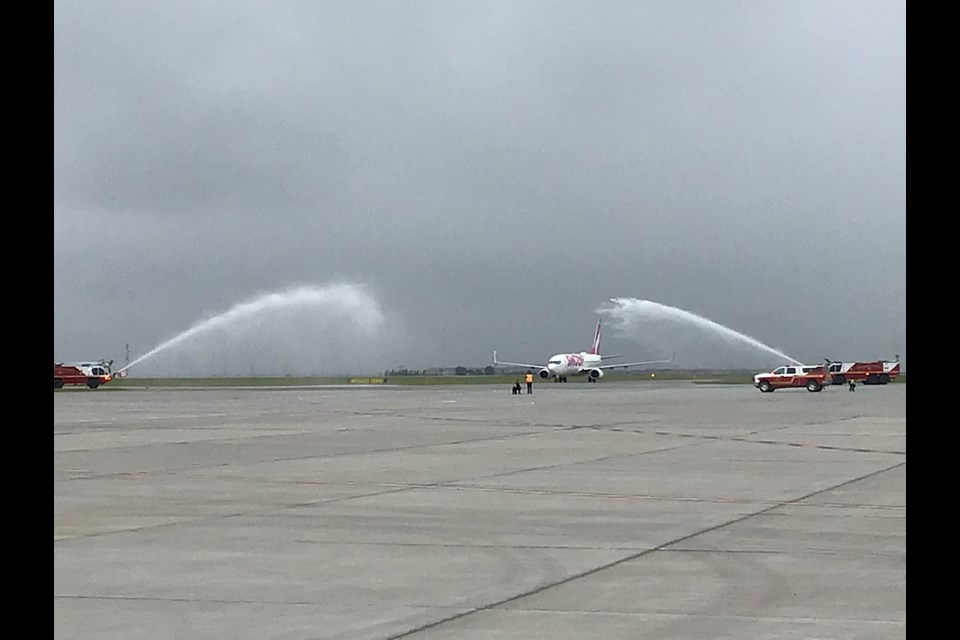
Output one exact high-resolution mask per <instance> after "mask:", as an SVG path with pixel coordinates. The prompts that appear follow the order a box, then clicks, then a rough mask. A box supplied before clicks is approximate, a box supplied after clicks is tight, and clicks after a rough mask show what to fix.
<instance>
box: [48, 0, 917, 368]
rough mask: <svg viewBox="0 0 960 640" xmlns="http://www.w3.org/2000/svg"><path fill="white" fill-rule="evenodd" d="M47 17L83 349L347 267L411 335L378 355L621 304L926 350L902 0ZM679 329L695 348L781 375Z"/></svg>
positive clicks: (452, 349)
mask: <svg viewBox="0 0 960 640" xmlns="http://www.w3.org/2000/svg"><path fill="white" fill-rule="evenodd" d="M54 18H55V20H54V23H55V32H54V37H55V47H54V61H55V65H54V151H55V157H54V179H55V183H54V185H55V191H54V270H55V273H54V276H55V277H54V352H55V354H57V356H56V357H58V358H61V359H80V358H91V357H101V356H104V357H113V358H118V356H122V350H123V345H124V344H126V343H130V344H131V349H132V351H133V352H134V355H137V354H140V353H145V352H147V351H148V350H149V349H151V348H152V347H154V346H155V345H157V344H159V343H160V342H162V341H163V340H165V339H169V338H170V337H171V336H172V335H175V334H177V333H178V332H180V331H183V330H185V329H187V328H188V327H190V326H191V325H193V324H194V323H195V322H197V321H199V320H200V319H202V318H203V317H207V316H208V315H209V314H212V313H218V312H223V311H225V310H227V309H229V308H230V307H231V306H233V305H234V304H236V303H238V302H239V301H241V300H245V299H248V298H250V297H251V296H253V295H256V294H258V293H261V292H265V291H276V290H282V289H285V288H287V287H289V286H291V285H293V284H298V283H311V284H316V285H320V286H322V285H324V284H327V283H333V282H339V281H343V280H348V281H356V282H365V283H368V284H369V285H370V286H371V287H372V289H373V290H374V291H375V292H376V295H377V297H378V299H379V300H380V302H381V303H382V305H383V308H384V310H385V313H386V314H387V316H388V317H393V318H394V320H393V323H394V324H395V325H396V326H397V327H400V326H402V327H403V331H402V332H397V334H396V335H394V336H393V343H391V346H390V347H389V348H386V347H385V348H384V350H383V352H382V353H383V359H385V360H391V361H394V362H387V363H386V365H385V366H394V364H404V365H407V366H413V367H421V366H433V365H455V364H478V365H479V364H486V363H487V362H488V361H489V359H490V352H491V350H492V349H493V348H497V349H498V350H499V351H500V352H501V354H502V355H503V354H507V353H510V354H511V357H516V358H522V359H527V360H529V359H537V360H539V359H542V358H544V357H545V356H547V355H549V354H550V353H552V352H554V351H557V350H560V349H567V348H570V349H579V348H582V347H584V346H586V345H587V343H588V342H589V339H590V333H591V330H592V327H593V322H594V320H595V317H596V314H595V309H596V307H597V306H598V305H600V304H602V303H603V302H604V301H605V300H607V299H608V298H610V297H636V298H640V299H648V300H654V301H657V302H660V303H663V304H666V305H671V306H676V307H679V308H682V309H686V310H689V311H691V312H693V313H696V314H698V315H701V316H705V317H707V318H710V319H712V320H714V321H716V322H718V323H720V324H723V325H725V326H728V327H731V328H733V329H735V330H737V331H741V332H744V333H746V334H748V335H750V336H753V337H755V338H757V339H759V340H761V341H763V342H765V343H767V344H771V345H773V346H776V347H778V348H782V349H783V350H784V351H786V352H787V353H789V354H791V355H796V356H797V357H800V358H802V359H809V360H812V359H819V358H820V357H822V356H824V355H830V356H831V357H833V355H836V356H837V357H849V358H880V357H892V356H893V354H894V353H900V354H901V355H903V356H904V359H905V351H906V349H905V341H906V303H905V301H906V243H905V238H906V213H905V201H906V195H905V194H906V186H905V82H906V79H905V57H906V53H905V29H904V27H905V7H904V3H903V2H851V3H842V4H836V3H830V2H780V3H774V4H770V3H759V2H757V3H754V2H744V3H732V4H731V3H719V4H703V3H685V2H679V3H678V2H654V3H643V4H640V5H638V4H637V3H630V2H623V3H618V2H612V3H601V4H600V5H597V4H595V3H575V2H542V3H512V2H494V3H483V4H481V5H477V4H476V3H463V2H432V1H424V2H416V3H392V2H357V3H335V2H321V3H313V2H279V3H265V4H260V3H253V4H228V5H224V3H218V2H167V3H132V4H131V3H121V2H58V3H57V4H56V5H55V8H54ZM78 317H82V318H89V319H90V321H89V322H81V323H78V322H76V318H78ZM265 339H266V338H265ZM663 339H669V341H673V342H676V343H678V345H677V346H680V347H683V348H682V349H678V361H683V360H685V361H686V362H687V363H690V364H691V365H694V364H695V365H698V366H701V365H702V366H724V365H726V364H728V363H730V362H734V361H736V362H737V363H738V365H742V366H748V367H749V366H754V367H759V368H765V367H767V366H768V365H769V364H775V363H770V362H769V359H768V357H767V356H765V355H764V354H762V353H760V352H756V351H750V350H749V349H747V350H744V351H736V352H731V351H730V350H729V349H728V348H727V347H722V348H721V347H717V346H716V345H715V344H713V343H712V342H711V341H710V340H709V339H708V338H704V337H702V336H696V334H695V333H694V332H693V331H692V329H691V331H690V332H684V331H680V333H679V334H674V335H672V336H670V337H669V338H663ZM605 341H609V346H610V348H611V350H616V351H634V352H637V351H653V350H656V349H660V348H667V347H668V346H669V345H664V346H662V347H660V346H656V347H655V346H654V345H651V344H650V343H649V341H644V340H643V339H642V338H641V339H637V338H633V339H628V338H627V337H625V336H617V335H615V334H614V332H610V334H608V337H606V338H605ZM268 342H269V341H268ZM192 348H193V350H194V351H195V352H198V353H195V354H194V355H195V359H194V361H193V362H195V363H199V364H195V366H196V367H197V368H203V367H204V366H210V367H215V366H219V367H221V369H222V368H223V367H228V365H227V364H225V363H223V362H221V363H220V364H217V362H215V360H216V359H215V358H212V356H209V354H206V355H204V354H202V353H199V352H202V351H203V346H202V345H199V344H197V345H193V346H192ZM225 348H226V347H225ZM238 348H239V347H238ZM316 348H317V349H318V350H320V351H323V349H321V348H320V347H316ZM718 349H719V352H718ZM188 350H189V349H188ZM220 352H221V353H223V350H222V349H221V351H220ZM637 355H638V356H640V357H644V356H645V355H646V354H644V353H637ZM183 357H187V356H186V355H184V356H183ZM238 357H239V356H238ZM257 357H258V358H263V359H267V360H270V359H275V360H276V364H275V365H274V364H273V363H271V364H270V366H271V367H274V368H283V367H284V366H289V367H290V368H291V369H302V368H303V366H304V365H303V364H302V362H301V361H299V360H298V358H297V357H294V356H293V355H289V356H288V357H287V356H285V354H284V349H281V348H279V346H278V345H277V344H271V345H270V347H269V348H264V349H263V352H261V353H258V356H257ZM197 358H199V360H198V359H197ZM118 359H119V358H118ZM365 360H366V361H367V363H364V365H363V366H364V367H371V366H373V365H372V364H369V362H370V360H371V358H370V357H367V358H365ZM160 364H161V363H160V362H159V360H158V362H157V363H156V366H157V367H160ZM192 366H193V365H192ZM237 366H240V365H237ZM350 366H351V364H350V363H349V362H345V361H342V358H341V364H339V365H338V367H348V368H349V367H350ZM357 366H359V364H358V365H357ZM377 366H380V364H379V363H378V364H377ZM171 367H172V368H173V369H176V368H177V367H176V366H174V365H171ZM297 372H298V371H295V370H292V371H291V373H297ZM169 373H176V371H170V372H169ZM241 373H243V372H242V371H241Z"/></svg>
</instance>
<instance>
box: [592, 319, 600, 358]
mask: <svg viewBox="0 0 960 640" xmlns="http://www.w3.org/2000/svg"><path fill="white" fill-rule="evenodd" d="M590 353H592V354H594V355H596V354H599V353H600V321H599V320H597V332H596V333H595V334H593V346H592V347H590Z"/></svg>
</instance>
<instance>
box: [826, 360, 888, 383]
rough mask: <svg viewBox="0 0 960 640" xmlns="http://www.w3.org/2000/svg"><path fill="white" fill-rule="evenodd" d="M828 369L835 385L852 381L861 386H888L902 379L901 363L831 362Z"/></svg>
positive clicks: (885, 361)
mask: <svg viewBox="0 0 960 640" xmlns="http://www.w3.org/2000/svg"><path fill="white" fill-rule="evenodd" d="M828 369H829V371H830V377H831V379H832V381H833V384H847V383H849V382H851V381H854V382H858V383H860V384H887V383H888V382H890V381H891V380H894V379H895V378H898V377H900V362H899V361H894V362H889V361H887V360H875V361H873V362H834V361H832V360H831V361H829V365H828Z"/></svg>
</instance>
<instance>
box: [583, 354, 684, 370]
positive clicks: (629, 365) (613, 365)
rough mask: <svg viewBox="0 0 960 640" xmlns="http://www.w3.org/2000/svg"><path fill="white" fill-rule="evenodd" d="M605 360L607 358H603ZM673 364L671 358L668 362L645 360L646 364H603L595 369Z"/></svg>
mask: <svg viewBox="0 0 960 640" xmlns="http://www.w3.org/2000/svg"><path fill="white" fill-rule="evenodd" d="M603 357H604V358H606V357H607V356H603ZM671 362H673V358H672V357H671V358H670V359H669V360H647V361H646V362H624V363H621V364H605V365H601V366H599V367H597V369H624V368H626V367H639V366H641V365H645V364H669V363H671Z"/></svg>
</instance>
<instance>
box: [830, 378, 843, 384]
mask: <svg viewBox="0 0 960 640" xmlns="http://www.w3.org/2000/svg"><path fill="white" fill-rule="evenodd" d="M830 379H831V384H844V383H845V382H846V381H847V379H846V378H845V377H843V376H831V377H830Z"/></svg>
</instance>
